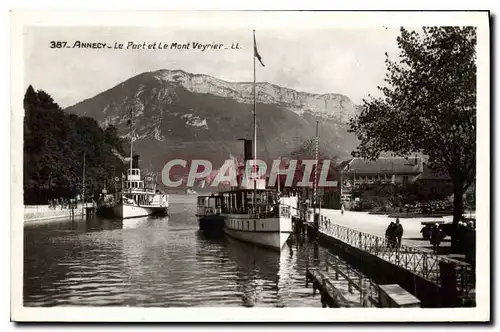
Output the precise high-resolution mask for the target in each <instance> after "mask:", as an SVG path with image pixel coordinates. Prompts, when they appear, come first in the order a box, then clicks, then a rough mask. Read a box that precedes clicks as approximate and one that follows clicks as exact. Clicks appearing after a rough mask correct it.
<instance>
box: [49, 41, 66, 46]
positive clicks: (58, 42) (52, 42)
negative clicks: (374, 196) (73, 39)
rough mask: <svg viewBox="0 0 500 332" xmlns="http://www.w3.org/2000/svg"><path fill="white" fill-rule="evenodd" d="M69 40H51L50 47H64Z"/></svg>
mask: <svg viewBox="0 0 500 332" xmlns="http://www.w3.org/2000/svg"><path fill="white" fill-rule="evenodd" d="M66 44H67V42H65V41H51V42H50V48H64V47H66Z"/></svg>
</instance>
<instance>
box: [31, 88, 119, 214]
mask: <svg viewBox="0 0 500 332" xmlns="http://www.w3.org/2000/svg"><path fill="white" fill-rule="evenodd" d="M24 110H25V117H24V172H23V181H24V201H25V204H46V203H47V200H49V199H52V198H60V197H63V198H73V197H75V195H76V194H79V193H81V192H82V168H83V165H82V164H83V160H82V159H83V153H84V151H85V154H86V184H87V186H86V187H87V190H88V189H89V188H90V189H91V188H92V187H94V188H95V189H96V190H100V188H101V186H102V185H104V184H105V183H106V182H109V180H112V181H113V180H114V178H115V177H116V175H119V174H120V173H121V172H122V171H123V170H124V169H125V166H124V165H123V163H122V162H121V160H120V158H119V157H118V156H117V155H115V151H116V152H118V153H119V154H121V156H123V155H124V154H123V153H122V152H123V147H122V142H121V140H120V138H119V136H118V133H117V131H116V128H114V127H112V126H110V127H108V128H107V129H106V130H105V131H104V130H102V129H101V128H100V127H99V124H98V123H97V122H96V121H95V120H94V119H91V118H87V117H78V116H76V115H74V114H67V113H65V112H64V111H63V110H62V109H61V107H60V106H59V105H58V104H57V103H56V102H55V101H54V100H53V98H52V97H51V96H50V95H49V94H48V93H46V92H44V91H42V90H38V91H37V92H35V90H34V89H33V87H32V86H31V85H30V86H29V87H28V89H27V90H26V94H25V97H24ZM94 194H95V193H94Z"/></svg>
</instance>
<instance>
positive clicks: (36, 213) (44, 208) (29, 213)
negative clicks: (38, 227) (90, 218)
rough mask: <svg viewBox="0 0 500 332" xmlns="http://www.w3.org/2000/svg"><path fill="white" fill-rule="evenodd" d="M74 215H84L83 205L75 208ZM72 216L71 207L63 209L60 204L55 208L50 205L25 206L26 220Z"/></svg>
mask: <svg viewBox="0 0 500 332" xmlns="http://www.w3.org/2000/svg"><path fill="white" fill-rule="evenodd" d="M74 215H75V217H78V216H81V215H82V205H78V207H77V208H76V209H74ZM70 217H71V209H67V208H65V209H61V207H59V206H58V207H56V208H55V209H53V208H50V207H49V206H48V205H26V206H25V207H24V222H31V221H39V220H47V219H59V218H70Z"/></svg>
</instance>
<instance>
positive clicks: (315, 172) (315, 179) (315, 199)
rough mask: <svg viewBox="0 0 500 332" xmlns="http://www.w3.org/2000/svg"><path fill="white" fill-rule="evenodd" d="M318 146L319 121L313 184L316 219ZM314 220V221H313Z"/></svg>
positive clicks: (317, 124) (317, 134)
mask: <svg viewBox="0 0 500 332" xmlns="http://www.w3.org/2000/svg"><path fill="white" fill-rule="evenodd" d="M318 145H319V121H318V120H316V139H315V147H314V150H315V151H314V154H315V160H316V162H315V165H316V166H315V167H314V182H313V216H314V218H315V217H316V204H317V203H318V184H317V178H318ZM313 220H314V219H313Z"/></svg>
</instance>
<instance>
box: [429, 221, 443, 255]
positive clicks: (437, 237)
mask: <svg viewBox="0 0 500 332" xmlns="http://www.w3.org/2000/svg"><path fill="white" fill-rule="evenodd" d="M431 244H432V252H433V253H435V254H438V253H439V244H441V230H440V229H439V224H438V223H436V224H434V227H432V232H431Z"/></svg>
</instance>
